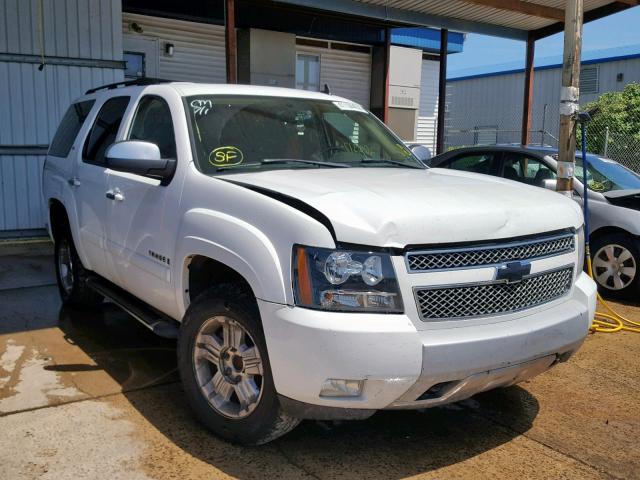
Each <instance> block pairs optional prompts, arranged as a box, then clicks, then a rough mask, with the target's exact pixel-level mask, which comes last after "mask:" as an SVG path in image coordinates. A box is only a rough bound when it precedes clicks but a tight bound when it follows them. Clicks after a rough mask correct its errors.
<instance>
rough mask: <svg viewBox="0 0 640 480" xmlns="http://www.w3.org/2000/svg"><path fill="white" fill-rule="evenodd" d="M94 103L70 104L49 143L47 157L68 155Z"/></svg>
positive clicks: (92, 101) (87, 101) (91, 101)
mask: <svg viewBox="0 0 640 480" xmlns="http://www.w3.org/2000/svg"><path fill="white" fill-rule="evenodd" d="M94 103H96V101H95V100H86V101H84V102H78V103H72V104H71V105H70V106H69V108H68V109H67V113H65V114H64V117H62V121H61V122H60V126H59V127H58V130H57V131H56V135H55V136H54V137H53V140H52V141H51V145H50V146H49V155H53V156H54V157H63V158H64V157H67V156H68V155H69V151H70V150H71V146H72V145H73V142H74V141H75V139H76V136H77V135H78V132H79V131H80V129H81V128H82V125H83V124H84V121H85V120H86V119H87V115H89V112H90V111H91V107H93V104H94Z"/></svg>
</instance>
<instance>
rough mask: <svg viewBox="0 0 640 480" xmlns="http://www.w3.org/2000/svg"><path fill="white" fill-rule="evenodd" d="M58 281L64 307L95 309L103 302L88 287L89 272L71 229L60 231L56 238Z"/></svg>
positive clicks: (98, 295) (101, 298)
mask: <svg viewBox="0 0 640 480" xmlns="http://www.w3.org/2000/svg"><path fill="white" fill-rule="evenodd" d="M54 250H55V265H56V280H57V282H58V290H59V291H60V298H61V299H62V303H63V304H64V305H68V306H71V307H75V308H81V309H95V308H97V307H98V306H99V305H100V304H101V303H102V300H103V297H102V295H100V294H98V293H96V292H95V291H94V290H93V289H91V288H90V287H89V286H88V285H87V277H88V275H89V272H88V271H87V270H86V269H85V268H84V267H83V266H82V262H81V261H80V257H79V256H78V252H77V251H76V247H75V245H74V243H73V237H72V236H71V232H70V231H69V228H68V227H67V228H64V229H60V231H59V232H58V234H57V235H56V237H55V245H54Z"/></svg>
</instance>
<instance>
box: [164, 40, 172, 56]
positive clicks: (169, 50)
mask: <svg viewBox="0 0 640 480" xmlns="http://www.w3.org/2000/svg"><path fill="white" fill-rule="evenodd" d="M164 54H165V55H166V56H168V57H173V43H165V44H164Z"/></svg>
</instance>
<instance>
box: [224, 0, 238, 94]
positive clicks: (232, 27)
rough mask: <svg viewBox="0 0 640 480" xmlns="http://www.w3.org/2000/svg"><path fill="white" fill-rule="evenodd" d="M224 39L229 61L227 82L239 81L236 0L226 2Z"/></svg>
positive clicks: (226, 55)
mask: <svg viewBox="0 0 640 480" xmlns="http://www.w3.org/2000/svg"><path fill="white" fill-rule="evenodd" d="M224 39H225V57H226V61H227V83H238V53H237V52H238V50H237V38H236V5H235V0H225V2H224Z"/></svg>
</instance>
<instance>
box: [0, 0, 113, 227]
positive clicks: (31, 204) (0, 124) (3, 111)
mask: <svg viewBox="0 0 640 480" xmlns="http://www.w3.org/2000/svg"><path fill="white" fill-rule="evenodd" d="M39 3H40V2H39V1H38V0H3V1H2V4H1V5H0V53H3V54H6V53H11V54H19V55H38V56H39V55H40V53H41V52H40V48H41V47H40V44H41V42H40V40H39V39H40V31H41V30H40V28H41V27H40V21H39V19H40V18H42V23H41V25H42V32H43V39H44V42H43V46H44V54H45V62H46V57H47V56H55V57H62V58H64V59H94V60H121V59H122V33H121V24H120V17H121V11H120V2H118V1H112V0H66V1H62V0H57V1H55V2H54V1H43V2H42V7H43V9H42V17H40V9H39V8H40V7H39ZM20 58H21V59H22V61H0V105H1V106H2V107H1V108H0V147H22V146H29V147H34V146H46V145H48V144H49V141H50V140H51V138H52V137H53V135H54V133H55V130H56V127H57V126H58V122H59V121H60V119H61V118H62V116H63V115H64V112H65V111H66V109H67V107H68V106H69V103H70V102H71V101H72V100H73V99H74V98H76V97H78V96H80V95H81V94H82V93H83V92H84V91H86V90H87V89H89V88H91V87H93V86H97V85H101V84H105V83H111V82H114V81H119V80H121V79H122V70H121V69H114V68H96V67H87V66H68V65H54V64H46V65H45V67H44V69H43V70H42V71H38V65H37V64H36V63H28V62H27V60H26V59H25V58H24V57H20ZM5 151H6V150H5ZM36 151H37V149H36ZM43 162H44V155H43V154H42V153H41V154H38V155H0V235H2V232H3V231H4V232H5V233H4V234H7V233H6V232H7V231H13V232H14V233H18V232H16V231H24V230H32V229H40V228H43V227H44V225H45V209H44V205H43V202H42V198H41V192H40V187H41V177H42V165H43Z"/></svg>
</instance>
